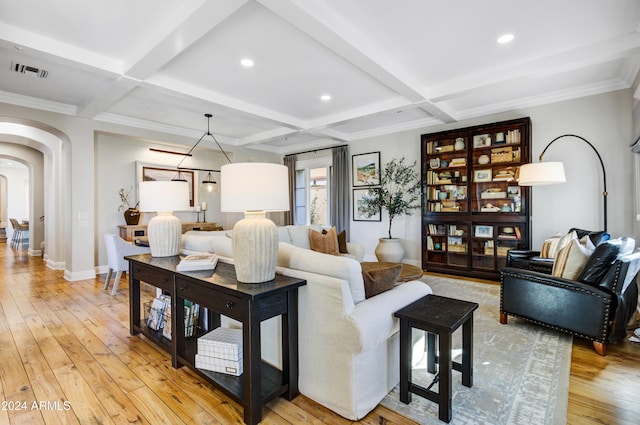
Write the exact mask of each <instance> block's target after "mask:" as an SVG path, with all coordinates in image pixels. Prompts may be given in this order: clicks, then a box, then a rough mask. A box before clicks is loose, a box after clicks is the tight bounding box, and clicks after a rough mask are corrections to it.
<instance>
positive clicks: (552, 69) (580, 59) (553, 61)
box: [430, 32, 640, 102]
mask: <svg viewBox="0 0 640 425" xmlns="http://www.w3.org/2000/svg"><path fill="white" fill-rule="evenodd" d="M639 53H640V34H638V33H637V32H633V33H628V34H625V35H623V36H620V37H615V38H611V39H608V40H603V41H601V42H599V43H593V44H589V45H585V46H581V47H579V48H576V49H571V50H567V51H562V52H557V53H554V54H552V55H547V56H543V57H539V58H536V59H533V60H527V61H523V62H520V63H516V64H511V65H509V66H504V67H500V68H494V69H489V70H486V71H484V72H482V73H475V74H468V75H466V76H465V77H463V78H459V79H455V80H450V81H448V82H446V83H444V84H441V85H439V86H434V87H431V89H430V91H431V93H430V97H431V101H432V102H443V101H447V100H450V99H453V98H456V97H459V96H463V95H465V94H467V93H471V92H473V91H475V90H478V89H482V88H485V87H488V86H491V85H494V84H505V83H506V82H509V81H515V80H518V79H521V78H523V77H536V78H541V77H545V76H550V75H554V74H561V73H565V72H568V71H573V70H579V69H585V68H588V67H591V66H596V65H600V64H604V63H608V62H611V61H615V60H618V59H623V58H628V57H631V56H633V55H634V54H639Z"/></svg>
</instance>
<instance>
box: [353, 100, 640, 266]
mask: <svg viewBox="0 0 640 425" xmlns="http://www.w3.org/2000/svg"><path fill="white" fill-rule="evenodd" d="M631 114H632V92H631V90H623V91H618V92H614V93H607V94H602V95H596V96H590V97H585V98H581V99H576V100H572V101H567V102H559V103H554V104H550V105H546V106H539V107H533V108H525V109H521V110H517V111H513V112H510V113H504V114H497V115H493V116H489V117H483V118H476V119H472V120H465V121H460V122H457V123H455V124H449V125H439V126H434V127H429V128H425V129H419V130H413V131H406V132H401V133H394V134H390V135H386V136H379V137H372V138H367V139H363V140H359V141H356V142H351V143H350V151H351V152H350V154H351V155H354V154H359V153H366V152H375V151H380V152H381V161H382V164H384V163H386V162H388V161H389V160H391V159H392V158H394V157H401V156H405V157H406V159H407V160H409V161H413V160H417V161H418V163H417V167H418V170H420V166H421V165H420V159H419V157H420V135H421V134H425V133H433V132H437V131H442V130H450V129H455V128H462V127H469V126H472V125H478V124H484V123H491V122H496V121H503V120H507V119H514V118H521V117H527V116H529V117H531V121H532V135H533V137H532V158H535V159H536V160H537V158H538V156H539V154H540V152H541V151H542V150H543V149H544V147H545V146H546V145H547V144H548V143H549V142H550V141H551V140H553V139H554V138H555V137H557V136H560V135H562V134H566V133H574V134H577V135H580V136H582V137H584V138H586V139H587V140H589V141H590V142H591V143H592V144H593V145H594V146H595V147H596V149H598V151H599V152H600V155H601V156H602V158H603V161H604V164H605V168H606V171H607V189H608V192H609V196H608V199H609V201H608V203H609V208H608V210H609V211H608V215H609V217H608V230H609V233H611V234H612V235H613V236H614V237H616V236H621V235H629V236H634V237H636V239H638V235H637V234H636V232H635V228H636V226H635V225H634V223H635V207H634V205H635V201H634V199H635V194H634V189H633V186H634V185H633V159H634V158H633V155H632V154H631V152H630V150H629V148H628V146H629V145H630V144H631V142H632V141H633V140H632V124H631ZM545 160H548V161H551V160H561V161H563V162H564V163H565V168H566V173H567V183H566V184H563V185H556V186H546V187H534V188H532V205H531V212H532V220H531V222H532V247H534V248H535V247H540V246H541V245H542V242H543V241H544V239H546V238H547V237H548V236H550V235H551V234H553V233H555V232H556V231H561V232H566V231H567V230H568V229H569V228H571V227H581V228H585V229H602V227H603V218H602V172H601V171H600V165H599V162H598V160H597V157H596V155H595V153H594V152H593V150H591V148H589V147H588V145H586V144H585V143H584V142H582V141H580V140H578V139H575V138H565V139H561V140H558V141H557V142H556V143H554V144H553V145H552V147H551V148H549V150H548V151H547V153H546V154H545ZM349 184H350V185H351V184H352V182H349ZM387 226H388V216H387V215H386V213H384V212H383V216H382V222H379V223H378V222H360V221H356V222H352V223H351V238H350V239H351V240H352V241H354V242H359V243H363V244H364V245H365V247H366V256H367V258H373V255H374V249H375V246H376V244H377V241H378V238H379V237H384V236H385V234H386V228H387ZM421 231H422V228H421V220H420V212H419V210H417V211H416V212H415V213H414V214H413V215H411V216H408V217H401V218H397V219H394V223H393V229H392V233H393V236H394V237H399V238H402V239H403V241H402V243H403V246H404V248H405V251H406V255H405V260H404V261H406V262H409V263H413V264H416V265H419V264H421V254H420V253H421V249H422V247H421V237H420V235H421Z"/></svg>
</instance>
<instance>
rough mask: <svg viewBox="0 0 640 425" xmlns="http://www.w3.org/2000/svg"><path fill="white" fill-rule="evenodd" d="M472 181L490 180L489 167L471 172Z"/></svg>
mask: <svg viewBox="0 0 640 425" xmlns="http://www.w3.org/2000/svg"><path fill="white" fill-rule="evenodd" d="M473 181H474V182H490V181H491V169H486V170H475V171H474V172H473Z"/></svg>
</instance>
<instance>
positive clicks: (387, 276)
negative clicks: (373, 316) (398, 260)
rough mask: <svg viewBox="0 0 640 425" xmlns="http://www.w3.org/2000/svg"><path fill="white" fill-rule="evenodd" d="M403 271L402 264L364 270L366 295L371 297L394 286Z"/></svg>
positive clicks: (363, 277)
mask: <svg viewBox="0 0 640 425" xmlns="http://www.w3.org/2000/svg"><path fill="white" fill-rule="evenodd" d="M400 272H402V264H396V265H393V266H390V267H383V268H379V269H373V270H368V271H365V270H363V271H362V279H363V280H364V297H365V298H371V297H373V296H375V295H378V294H381V293H382V292H385V291H388V290H389V289H391V288H393V287H394V286H395V285H396V282H397V281H398V277H399V276H400Z"/></svg>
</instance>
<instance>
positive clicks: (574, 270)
mask: <svg viewBox="0 0 640 425" xmlns="http://www.w3.org/2000/svg"><path fill="white" fill-rule="evenodd" d="M589 254H590V253H589V252H588V251H587V250H586V249H585V248H584V247H583V246H582V245H580V242H579V241H578V239H573V240H572V241H571V242H570V243H569V244H568V245H567V246H565V247H564V248H562V249H561V250H560V251H558V253H557V254H556V259H555V261H554V262H553V270H552V272H551V274H552V275H553V276H558V277H562V278H564V279H569V280H576V279H577V278H578V276H579V275H580V273H581V272H582V269H583V268H584V266H585V264H587V260H589Z"/></svg>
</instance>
